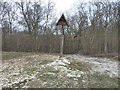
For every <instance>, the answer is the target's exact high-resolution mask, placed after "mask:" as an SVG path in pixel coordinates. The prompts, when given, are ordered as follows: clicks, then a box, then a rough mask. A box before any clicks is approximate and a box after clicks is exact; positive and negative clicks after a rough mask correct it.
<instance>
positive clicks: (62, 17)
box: [56, 14, 69, 26]
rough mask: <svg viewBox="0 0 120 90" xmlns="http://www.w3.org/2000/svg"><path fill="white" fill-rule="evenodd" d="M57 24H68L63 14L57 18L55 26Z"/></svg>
mask: <svg viewBox="0 0 120 90" xmlns="http://www.w3.org/2000/svg"><path fill="white" fill-rule="evenodd" d="M58 25H64V26H69V25H68V23H67V21H66V19H65V16H64V14H62V16H61V17H60V19H59V20H58V22H57V24H56V26H58Z"/></svg>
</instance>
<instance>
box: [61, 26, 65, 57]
mask: <svg viewBox="0 0 120 90" xmlns="http://www.w3.org/2000/svg"><path fill="white" fill-rule="evenodd" d="M63 45H64V28H63V25H62V35H61V47H60V57H62V56H63Z"/></svg>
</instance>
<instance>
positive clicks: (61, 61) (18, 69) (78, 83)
mask: <svg viewBox="0 0 120 90" xmlns="http://www.w3.org/2000/svg"><path fill="white" fill-rule="evenodd" d="M2 60H3V70H2V73H3V77H2V78H3V79H2V82H3V84H2V86H3V87H12V88H14V87H19V88H28V87H29V88H43V87H48V88H117V87H118V76H117V67H118V66H117V64H118V62H117V61H113V60H112V59H105V58H100V57H99V58H96V57H95V58H94V57H86V56H81V55H64V57H62V58H59V55H58V54H45V53H27V52H3V53H2ZM110 66H111V68H110Z"/></svg>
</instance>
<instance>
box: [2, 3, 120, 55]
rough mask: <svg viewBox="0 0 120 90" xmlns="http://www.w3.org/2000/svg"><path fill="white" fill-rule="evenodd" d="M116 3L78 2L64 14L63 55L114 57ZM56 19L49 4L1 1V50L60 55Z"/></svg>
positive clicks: (59, 37)
mask: <svg viewBox="0 0 120 90" xmlns="http://www.w3.org/2000/svg"><path fill="white" fill-rule="evenodd" d="M118 3H119V2H87V3H82V2H79V3H76V4H75V5H74V10H73V12H71V10H68V11H66V12H65V13H64V14H65V17H66V19H67V22H68V24H69V27H64V29H65V44H64V53H81V54H87V55H95V54H117V53H118V24H119V23H118V20H119V19H118V16H119V15H118ZM71 13H72V14H71ZM57 20H58V18H57V14H56V11H55V3H54V2H52V1H48V2H43V1H39V2H30V1H29V2H0V21H1V23H0V27H1V29H2V50H3V51H18V52H20V51H21V52H47V53H59V52H60V42H61V29H62V28H61V26H59V27H57V26H56V23H57Z"/></svg>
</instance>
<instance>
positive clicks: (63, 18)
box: [56, 14, 69, 57]
mask: <svg viewBox="0 0 120 90" xmlns="http://www.w3.org/2000/svg"><path fill="white" fill-rule="evenodd" d="M58 25H62V35H61V45H60V57H62V56H63V46H64V28H63V26H69V25H68V23H67V21H66V19H65V16H64V14H62V16H61V17H60V19H59V20H58V22H57V24H56V26H58Z"/></svg>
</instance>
